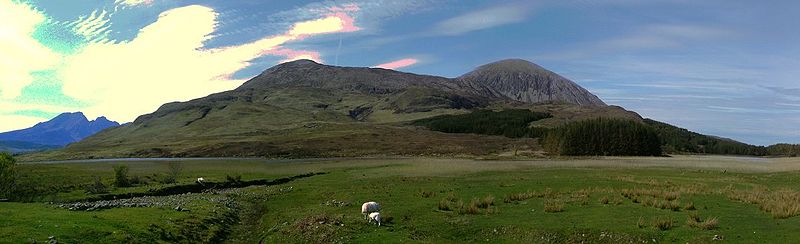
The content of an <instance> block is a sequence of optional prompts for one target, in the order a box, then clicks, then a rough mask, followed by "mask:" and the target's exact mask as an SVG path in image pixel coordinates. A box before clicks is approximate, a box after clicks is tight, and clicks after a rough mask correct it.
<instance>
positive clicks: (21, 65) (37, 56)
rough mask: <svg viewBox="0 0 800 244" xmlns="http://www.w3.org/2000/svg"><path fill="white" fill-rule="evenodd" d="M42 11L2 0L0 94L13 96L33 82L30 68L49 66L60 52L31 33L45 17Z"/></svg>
mask: <svg viewBox="0 0 800 244" xmlns="http://www.w3.org/2000/svg"><path fill="white" fill-rule="evenodd" d="M46 20H47V19H46V17H45V15H44V14H43V13H41V12H39V11H37V10H35V9H34V8H33V7H31V6H29V5H27V4H24V3H17V2H15V1H0V50H2V52H0V98H3V99H12V98H15V97H17V96H19V95H20V94H21V92H22V89H23V88H25V87H26V86H28V85H30V84H31V83H32V82H33V77H32V76H31V72H34V71H37V70H46V69H49V68H50V67H52V66H53V65H55V64H57V63H58V62H59V58H60V57H59V55H58V54H56V53H54V52H53V51H51V50H50V49H48V48H47V47H45V46H43V45H42V44H41V43H39V41H37V40H36V39H34V38H33V37H32V35H33V33H34V31H35V30H36V27H37V26H38V25H40V24H42V23H44V22H45V21H46Z"/></svg>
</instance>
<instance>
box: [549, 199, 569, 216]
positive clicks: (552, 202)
mask: <svg viewBox="0 0 800 244" xmlns="http://www.w3.org/2000/svg"><path fill="white" fill-rule="evenodd" d="M544 211H545V212H547V213H558V212H563V211H564V202H563V201H561V200H557V199H546V200H544Z"/></svg>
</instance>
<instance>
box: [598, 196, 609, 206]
mask: <svg viewBox="0 0 800 244" xmlns="http://www.w3.org/2000/svg"><path fill="white" fill-rule="evenodd" d="M608 202H609V200H608V196H603V197H602V198H600V203H602V204H608Z"/></svg>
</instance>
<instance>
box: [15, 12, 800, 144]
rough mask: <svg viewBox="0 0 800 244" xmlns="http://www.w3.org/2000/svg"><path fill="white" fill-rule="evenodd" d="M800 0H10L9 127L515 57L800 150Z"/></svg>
mask: <svg viewBox="0 0 800 244" xmlns="http://www.w3.org/2000/svg"><path fill="white" fill-rule="evenodd" d="M798 15H800V2H798V1H770V3H769V4H764V3H763V2H759V1H736V0H707V1H688V0H650V1H639V0H595V1H590V0H560V1H557V0H543V1H456V0H441V1H435V0H407V1H389V0H385V1H381V0H374V1H322V2H320V1H248V0H241V1H236V0H230V1H210V0H209V1H199V0H198V1H176V0H108V1H97V0H72V1H69V3H64V1H45V0H41V1H20V0H0V50H2V51H0V63H3V65H2V66H0V121H3V122H2V123H0V131H6V130H12V129H19V128H24V127H28V126H31V125H33V124H35V123H37V122H40V121H44V120H47V119H50V118H52V117H54V116H55V115H57V114H59V113H61V112H68V111H83V112H85V113H86V114H87V115H89V116H91V117H97V116H108V117H109V118H110V119H113V120H117V121H120V122H129V121H132V120H133V119H135V118H136V116H138V115H141V114H144V113H149V112H152V111H154V110H155V109H157V108H158V106H159V105H161V104H163V103H167V102H172V101H185V100H188V99H192V98H197V97H202V96H205V95H207V94H209V93H213V92H219V91H224V90H228V89H232V88H234V87H236V86H238V85H239V84H241V83H242V82H243V81H245V80H246V79H248V78H250V77H252V76H254V75H256V74H258V73H259V72H261V71H263V70H264V69H266V68H268V67H271V66H273V65H275V64H277V63H280V62H283V61H287V60H292V59H297V58H312V59H315V60H317V61H319V62H323V63H326V64H332V65H342V66H381V67H387V68H394V69H397V70H401V71H407V72H414V73H422V74H433V75H441V76H446V77H456V76H458V75H461V74H463V73H466V72H468V71H469V70H471V69H472V68H474V67H476V66H478V65H481V64H485V63H489V62H492V61H496V60H500V59H506V58H523V59H527V60H530V61H532V62H535V63H537V64H539V65H542V66H544V67H546V68H548V69H551V70H553V71H555V72H557V73H560V74H562V75H564V76H566V77H568V78H570V79H572V80H574V81H576V82H577V83H579V84H580V85H582V86H584V87H586V88H587V89H589V90H590V91H591V92H593V93H595V94H596V95H598V96H599V97H600V98H601V99H603V100H604V101H605V102H606V103H609V104H613V105H619V106H622V107H625V108H627V109H629V110H633V111H636V112H638V113H640V114H641V115H642V116H644V117H650V118H653V119H656V120H660V121H665V122H668V123H671V124H674V125H677V126H681V127H684V128H688V129H690V130H693V131H697V132H701V133H705V134H712V135H719V136H723V137H729V138H733V139H737V140H741V141H744V142H748V143H753V144H759V145H766V144H773V143H777V142H791V143H798V142H800V129H798V126H797V125H798V124H800V82H798V80H797V77H800V45H799V44H798V43H800V31H798V30H800V28H799V27H800V26H798V23H800V22H798V21H797V20H796V18H797V16H798Z"/></svg>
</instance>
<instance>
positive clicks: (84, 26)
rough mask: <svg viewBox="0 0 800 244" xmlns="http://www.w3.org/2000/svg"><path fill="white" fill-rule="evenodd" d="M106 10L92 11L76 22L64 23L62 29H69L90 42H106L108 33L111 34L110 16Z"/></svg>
mask: <svg viewBox="0 0 800 244" xmlns="http://www.w3.org/2000/svg"><path fill="white" fill-rule="evenodd" d="M112 14H113V13H110V12H108V11H106V10H102V11H100V10H94V11H93V12H92V13H91V14H89V15H84V16H81V17H79V18H78V20H76V21H72V22H66V23H64V27H67V28H70V29H71V30H72V32H74V33H75V34H78V35H81V36H83V37H85V38H86V39H87V40H89V41H90V42H96V41H108V40H107V39H106V38H107V37H108V33H109V32H111V30H110V27H111V15H112Z"/></svg>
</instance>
